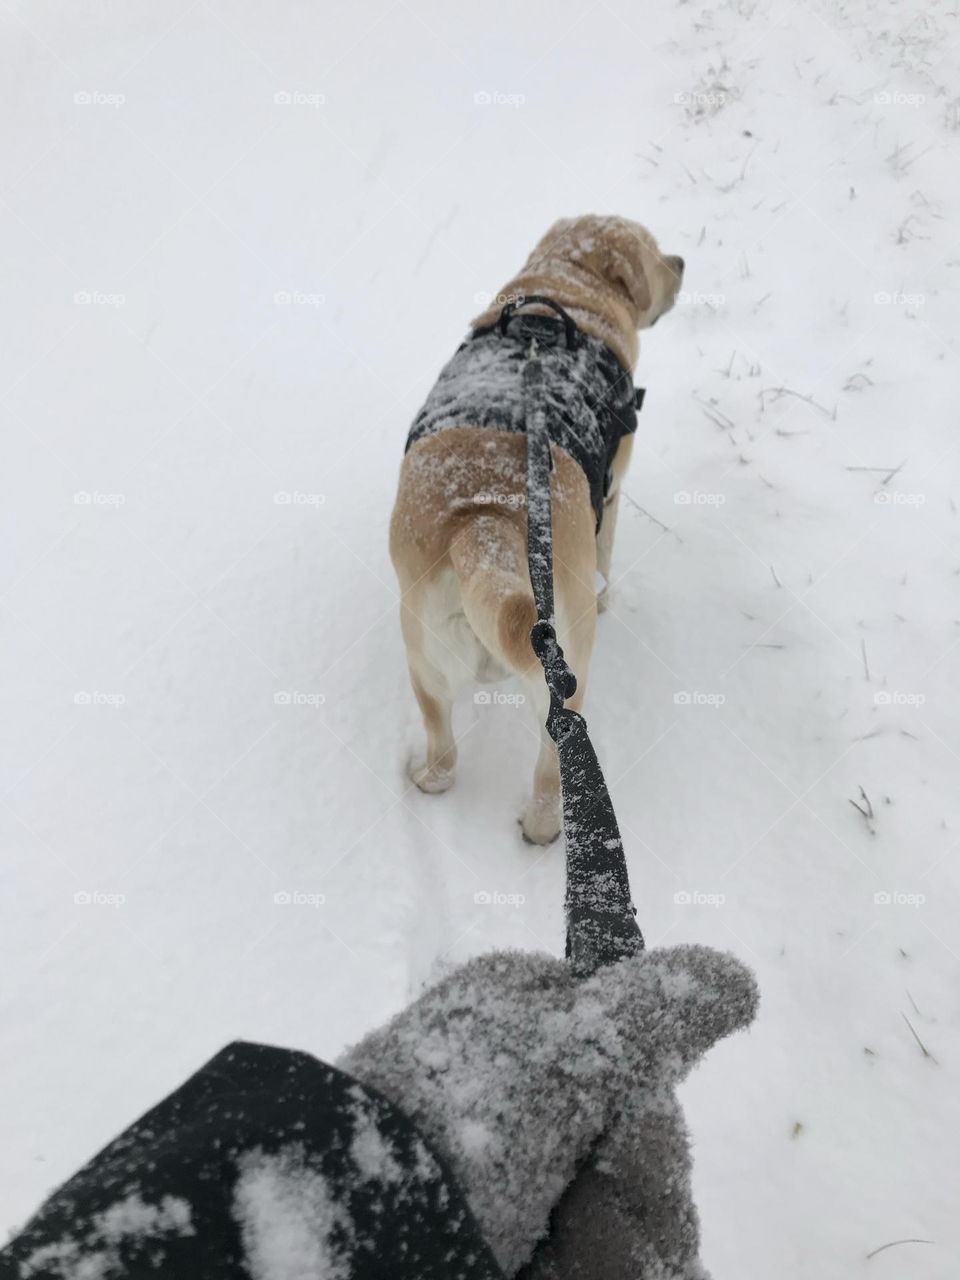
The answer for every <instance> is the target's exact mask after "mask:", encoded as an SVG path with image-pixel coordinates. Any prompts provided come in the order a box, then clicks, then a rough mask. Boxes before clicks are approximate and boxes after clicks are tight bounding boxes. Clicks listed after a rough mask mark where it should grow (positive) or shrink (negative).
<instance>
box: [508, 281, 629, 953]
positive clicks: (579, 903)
mask: <svg viewBox="0 0 960 1280" xmlns="http://www.w3.org/2000/svg"><path fill="white" fill-rule="evenodd" d="M530 303H540V304H542V305H545V306H549V307H551V308H552V309H553V310H554V311H556V312H557V313H558V314H559V315H560V317H561V319H562V320H563V322H564V328H565V333H566V341H567V345H568V347H569V346H571V345H573V346H575V345H576V343H577V342H578V340H579V336H580V333H579V330H578V329H577V326H576V324H575V322H574V321H573V319H572V318H571V317H570V316H569V315H568V314H567V313H566V311H564V309H563V308H562V307H561V306H560V305H559V304H558V303H556V302H553V301H552V299H549V298H541V297H530V298H525V299H524V300H523V301H522V302H518V303H508V304H507V306H506V307H504V309H503V312H502V313H501V317H500V327H501V331H502V330H504V329H505V328H506V324H507V323H509V320H510V317H511V316H512V315H513V313H514V311H516V310H517V308H518V307H521V306H526V305H528V304H530ZM523 396H524V406H525V411H526V436H527V557H528V562H529V568H530V582H531V584H532V586H533V598H534V601H535V602H536V606H537V622H536V624H535V625H534V628H533V630H532V631H531V633H530V643H531V644H532V645H533V650H534V652H535V653H536V655H537V657H538V658H539V659H540V663H541V665H542V667H543V674H544V678H545V679H546V682H547V688H548V689H549V690H550V711H549V714H548V716H547V732H548V733H549V734H550V737H551V738H552V739H553V741H554V742H555V743H556V747H557V752H558V754H559V756H560V788H561V792H562V797H563V832H564V839H565V842H566V850H567V891H566V919H567V959H568V961H569V962H570V965H571V967H572V968H573V971H574V973H575V974H577V976H578V977H586V976H587V975H589V974H591V973H594V972H595V971H596V970H597V969H599V968H601V967H602V966H604V965H607V964H613V963H614V962H615V961H617V960H621V959H623V958H624V956H628V955H634V954H635V953H636V952H638V951H641V950H643V935H642V933H641V932H640V928H639V926H638V924H637V921H636V912H635V911H634V908H633V903H632V901H631V897H630V882H629V879H628V877H627V863H626V859H625V858H624V855H623V842H622V840H621V838H620V829H619V827H618V826H617V817H616V814H615V813H614V811H613V804H612V802H611V800H610V793H609V792H608V791H607V784H606V782H605V780H604V777H603V772H602V770H601V768H600V763H599V761H598V760H597V756H596V752H595V751H594V749H593V744H592V743H591V741H590V737H589V735H588V733H587V722H586V721H585V720H584V718H583V716H581V715H579V714H578V713H577V712H576V711H571V710H569V709H567V708H566V707H565V706H564V705H563V704H564V702H565V701H566V699H567V698H569V697H571V696H572V695H573V694H574V693H575V692H576V688H577V678H576V676H575V675H574V673H573V672H572V671H571V670H570V668H569V666H568V665H567V662H566V659H565V658H564V656H563V650H562V648H561V647H560V643H559V641H558V640H557V632H556V620H555V618H554V603H553V526H552V516H551V504H550V472H551V470H552V467H553V461H552V458H551V454H550V436H549V434H548V432H547V421H546V411H545V409H544V396H543V366H542V365H541V363H540V360H539V358H538V356H537V353H536V343H535V341H534V342H532V343H531V349H530V355H529V357H528V359H527V362H526V364H525V365H524V370H523Z"/></svg>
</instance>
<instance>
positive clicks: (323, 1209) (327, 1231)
mask: <svg viewBox="0 0 960 1280" xmlns="http://www.w3.org/2000/svg"><path fill="white" fill-rule="evenodd" d="M239 1164H240V1177H239V1178H238V1180H237V1185H236V1187H235V1189H234V1197H233V1216H234V1218H235V1219H236V1221H237V1222H238V1223H239V1226H240V1233H241V1238H242V1240H243V1246H244V1251H245V1263H246V1267H247V1270H248V1271H249V1273H250V1275H251V1276H252V1277H253V1280H350V1252H351V1240H352V1224H351V1222H350V1218H349V1215H348V1214H347V1213H346V1211H345V1210H344V1209H343V1207H342V1206H341V1205H339V1204H338V1203H337V1199H336V1196H335V1194H334V1192H333V1189H332V1188H331V1187H330V1186H329V1185H328V1183H327V1180H326V1179H325V1178H324V1177H323V1176H322V1175H321V1174H320V1173H318V1172H317V1171H316V1170H314V1169H310V1168H308V1167H307V1164H306V1159H305V1154H304V1152H303V1149H302V1148H298V1147H296V1146H292V1147H287V1148H286V1149H285V1150H284V1151H283V1152H282V1153H281V1154H279V1155H267V1154H266V1153H264V1152H263V1151H262V1150H260V1149H259V1148H258V1149H256V1150H254V1151H250V1152H248V1153H247V1154H246V1155H244V1156H242V1157H241V1159H240V1162H239Z"/></svg>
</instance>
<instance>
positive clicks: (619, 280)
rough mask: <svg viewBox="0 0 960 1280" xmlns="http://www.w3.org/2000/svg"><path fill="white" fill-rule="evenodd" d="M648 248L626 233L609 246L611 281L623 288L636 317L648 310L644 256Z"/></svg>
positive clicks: (648, 295)
mask: <svg viewBox="0 0 960 1280" xmlns="http://www.w3.org/2000/svg"><path fill="white" fill-rule="evenodd" d="M648 253H649V249H648V248H647V247H646V246H645V245H643V244H641V242H640V240H639V239H638V238H637V237H636V236H634V235H631V234H630V233H628V234H627V235H626V237H625V238H624V239H623V241H621V242H617V243H614V244H613V245H612V246H611V250H610V257H611V267H610V279H611V283H612V284H613V285H614V286H615V287H617V288H620V289H622V290H623V292H624V293H625V294H626V295H627V297H628V299H629V300H630V302H631V304H632V306H633V307H634V308H635V309H636V313H637V318H638V319H639V318H640V317H641V316H643V315H645V314H646V313H647V312H648V311H649V310H650V304H651V302H652V296H651V293H650V281H649V279H648V278H647V271H646V258H647V254H648Z"/></svg>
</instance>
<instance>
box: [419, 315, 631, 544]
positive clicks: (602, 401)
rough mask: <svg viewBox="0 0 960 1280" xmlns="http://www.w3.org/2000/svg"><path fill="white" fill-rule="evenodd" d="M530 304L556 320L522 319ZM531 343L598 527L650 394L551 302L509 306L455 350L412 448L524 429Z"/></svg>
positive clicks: (557, 433) (560, 440)
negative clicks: (488, 431) (462, 434)
mask: <svg viewBox="0 0 960 1280" xmlns="http://www.w3.org/2000/svg"><path fill="white" fill-rule="evenodd" d="M531 303H540V304H542V305H544V306H548V307H551V308H552V309H553V310H554V311H556V312H557V313H558V316H557V318H554V317H553V316H540V315H532V316H531V315H517V314H516V312H517V309H518V307H524V306H527V305H529V304H531ZM532 340H535V341H536V346H537V354H538V357H539V359H540V362H541V365H542V367H543V373H544V378H543V396H544V409H545V411H546V412H545V416H546V422H547V427H548V431H549V435H550V440H551V442H552V443H553V444H555V445H558V446H559V447H560V448H561V449H565V450H566V452H567V453H569V454H570V456H571V457H572V458H573V459H574V460H575V461H576V462H577V463H579V465H580V467H581V469H582V470H583V473H584V475H585V476H586V477H587V481H588V483H589V485H590V500H591V502H592V503H593V509H594V511H595V512H596V517H597V528H598V529H599V528H600V521H601V519H602V517H603V500H604V498H605V497H606V495H607V494H608V493H609V491H610V484H611V482H612V479H613V459H614V456H615V454H616V452H617V446H618V445H619V444H620V441H621V440H622V439H623V437H624V436H627V435H631V434H632V433H633V432H634V431H636V429H637V410H638V409H639V408H640V406H641V404H642V403H643V394H644V393H643V391H642V390H641V389H635V388H634V386H633V382H632V380H631V378H630V375H629V373H627V371H626V370H625V369H624V368H623V365H621V363H620V361H619V360H618V359H617V357H616V356H615V355H614V353H613V352H612V351H611V350H610V348H609V347H608V346H606V345H605V344H604V343H602V342H601V341H600V340H599V339H598V338H594V337H591V336H590V335H589V334H586V333H584V332H583V331H582V330H580V329H578V328H577V326H576V325H575V324H574V322H573V320H572V319H571V318H570V317H569V316H568V315H567V313H566V312H565V311H564V310H563V309H562V307H560V306H558V304H557V303H555V302H553V301H552V299H550V298H544V297H538V296H536V295H534V296H532V297H529V298H524V299H523V301H522V302H518V303H513V302H510V303H507V305H506V306H505V307H504V309H503V311H502V312H501V313H500V318H499V320H498V321H497V322H496V323H495V324H493V325H489V326H488V327H487V328H484V329H477V330H476V331H475V332H474V333H473V334H471V336H470V337H469V338H467V340H466V341H465V342H463V343H462V344H461V345H460V346H459V347H458V348H457V351H456V354H455V355H454V356H453V359H452V360H450V361H449V362H448V363H447V364H446V365H444V367H443V369H442V370H441V372H440V377H439V378H438V379H437V381H436V384H435V385H434V387H433V390H432V391H431V392H430V394H429V396H427V400H426V403H425V404H424V406H423V408H422V409H421V410H420V412H419V413H418V414H417V416H416V418H415V420H414V423H413V426H412V427H411V428H410V434H409V436H408V437H407V445H406V447H407V449H409V448H410V447H411V445H414V444H416V443H417V441H418V440H422V439H424V437H426V436H430V435H434V434H436V432H438V431H444V430H446V429H447V428H448V427H465V426H471V427H494V428H496V429H497V430H499V431H526V425H527V420H526V408H525V404H524V395H523V368H524V364H525V361H526V358H527V355H528V353H529V350H530V344H531V341H532Z"/></svg>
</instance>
